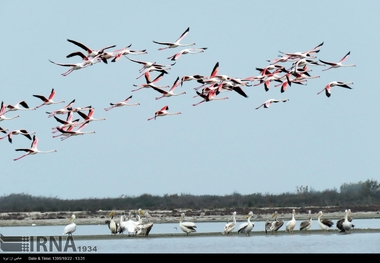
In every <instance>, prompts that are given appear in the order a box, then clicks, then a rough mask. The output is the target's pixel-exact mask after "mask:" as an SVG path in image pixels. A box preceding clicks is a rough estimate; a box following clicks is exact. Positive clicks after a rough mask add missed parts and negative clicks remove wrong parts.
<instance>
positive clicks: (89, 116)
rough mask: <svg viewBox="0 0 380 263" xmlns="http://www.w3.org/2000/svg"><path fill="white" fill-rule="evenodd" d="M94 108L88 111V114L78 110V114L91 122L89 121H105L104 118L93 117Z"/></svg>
mask: <svg viewBox="0 0 380 263" xmlns="http://www.w3.org/2000/svg"><path fill="white" fill-rule="evenodd" d="M94 112H95V109H94V108H92V109H90V110H89V111H88V114H85V113H83V112H80V111H78V114H79V115H80V116H81V117H82V118H83V119H84V121H85V122H91V121H105V120H106V118H94V117H93V115H94Z"/></svg>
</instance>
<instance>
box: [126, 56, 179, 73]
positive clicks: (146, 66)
mask: <svg viewBox="0 0 380 263" xmlns="http://www.w3.org/2000/svg"><path fill="white" fill-rule="evenodd" d="M127 59H129V60H130V61H132V62H135V63H138V64H141V65H142V68H141V69H139V72H140V73H141V72H143V71H144V70H146V69H149V68H151V67H153V66H154V67H155V68H167V67H171V66H174V65H175V63H172V64H170V65H164V64H158V63H156V62H150V61H142V60H136V59H131V58H129V57H127Z"/></svg>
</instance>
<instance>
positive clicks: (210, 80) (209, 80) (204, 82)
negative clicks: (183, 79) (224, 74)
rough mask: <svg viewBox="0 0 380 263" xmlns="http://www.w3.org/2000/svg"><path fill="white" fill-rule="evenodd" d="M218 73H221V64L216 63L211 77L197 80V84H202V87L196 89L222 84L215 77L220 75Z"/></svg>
mask: <svg viewBox="0 0 380 263" xmlns="http://www.w3.org/2000/svg"><path fill="white" fill-rule="evenodd" d="M218 72H219V62H216V63H215V66H214V67H213V69H212V71H211V74H210V76H203V77H202V78H201V79H197V82H199V83H202V85H201V86H199V87H196V88H194V89H195V90H198V89H200V88H203V87H204V86H206V85H209V84H214V83H218V82H220V79H219V78H217V77H215V76H217V75H218Z"/></svg>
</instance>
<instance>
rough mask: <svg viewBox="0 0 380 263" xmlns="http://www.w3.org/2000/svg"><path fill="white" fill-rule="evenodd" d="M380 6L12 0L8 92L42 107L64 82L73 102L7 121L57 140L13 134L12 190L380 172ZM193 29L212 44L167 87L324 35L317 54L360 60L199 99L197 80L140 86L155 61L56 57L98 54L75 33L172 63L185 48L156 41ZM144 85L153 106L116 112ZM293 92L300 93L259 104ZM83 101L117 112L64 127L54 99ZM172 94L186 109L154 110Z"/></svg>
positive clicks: (4, 179) (6, 49) (246, 188)
mask: <svg viewBox="0 0 380 263" xmlns="http://www.w3.org/2000/svg"><path fill="white" fill-rule="evenodd" d="M378 10H380V2H379V1H361V2H356V1H354V2H347V1H324V0H323V1H317V2H312V1H275V2H265V1H264V2H262V1H224V0H223V1H185V2H183V1H178V2H177V1H91V2H87V1H83V2H82V1H2V2H1V4H0V25H1V40H2V41H1V47H2V63H1V64H0V72H1V86H2V88H1V89H2V92H1V94H0V96H1V100H2V101H4V103H6V104H15V103H16V102H19V101H21V100H25V101H26V102H27V103H28V105H29V106H30V107H35V106H37V105H39V104H41V101H40V100H39V99H38V98H35V97H33V96H32V95H33V94H40V95H48V94H49V93H50V91H51V89H52V88H54V89H55V90H56V96H55V100H65V104H57V105H49V106H43V107H41V108H38V109H37V110H35V111H18V112H9V113H7V114H6V116H8V117H11V116H13V115H16V114H18V115H19V116H20V117H19V118H17V119H14V120H10V121H2V122H0V127H2V128H5V129H9V130H14V129H27V130H28V131H34V132H36V134H37V136H38V138H39V144H38V148H39V150H52V149H56V150H57V152H56V153H51V154H44V155H43V154H40V155H34V156H27V157H25V158H23V159H20V160H18V161H13V159H14V158H16V157H19V156H20V155H22V154H23V152H16V151H15V149H16V148H28V147H29V146H30V144H31V141H29V140H28V139H27V138H25V137H24V136H21V135H17V136H14V138H13V143H12V144H11V143H9V142H8V141H7V139H3V140H1V141H0V144H1V146H0V147H1V159H0V166H1V177H0V178H1V183H0V193H1V194H2V195H8V194H12V193H21V192H23V193H28V194H31V195H38V196H51V197H59V198H63V199H77V198H103V197H118V196H121V195H128V196H139V195H141V194H144V193H147V194H152V195H164V194H182V193H183V194H193V195H226V194H232V193H234V192H237V193H240V194H251V193H262V194H280V193H285V192H295V191H296V186H301V185H303V186H309V187H311V188H312V189H314V190H316V191H323V190H326V189H333V188H337V189H338V190H339V187H340V186H341V185H342V184H343V183H356V182H359V181H365V180H367V179H372V178H373V179H378V174H377V173H378V172H379V170H380V162H379V160H378V151H379V148H380V139H379V132H380V125H379V114H380V109H379V106H378V99H379V97H380V88H379V87H378V86H379V84H378V81H377V79H376V77H377V75H376V74H377V73H376V72H377V71H378V67H377V65H378V60H379V55H378V54H379V53H378V48H379V47H380V38H379V37H378V25H379V24H380V21H379V16H378ZM187 27H190V32H189V34H188V35H187V36H186V37H185V38H184V39H183V41H182V43H191V42H195V43H196V45H195V46H194V47H199V48H200V47H207V48H208V49H207V50H206V51H205V52H204V53H200V54H188V55H183V56H181V57H180V58H179V59H178V60H177V63H176V64H175V65H174V66H172V67H171V69H170V70H169V71H168V72H169V74H166V75H164V77H163V78H162V79H161V80H160V82H159V84H160V85H161V84H162V85H172V84H173V82H174V80H175V79H176V78H177V77H178V76H179V77H182V76H184V75H193V74H200V75H209V74H210V73H211V70H212V69H213V67H214V65H215V64H216V63H217V62H219V64H220V68H219V74H224V75H229V76H231V77H236V78H245V77H250V76H257V75H259V71H257V70H256V67H265V66H267V65H269V62H268V61H267V60H270V59H274V58H277V57H278V55H280V53H279V51H283V52H298V51H308V50H310V49H312V48H314V47H315V46H317V45H318V44H320V43H322V42H323V43H324V44H323V46H322V47H321V49H320V52H319V53H318V54H317V59H322V60H327V61H338V60H340V59H341V58H342V57H343V56H344V55H345V54H346V53H347V52H349V51H350V52H351V55H350V56H349V58H348V59H347V60H346V61H344V62H345V64H356V67H345V68H337V69H331V70H328V71H322V69H324V68H326V67H322V66H309V69H312V72H310V74H311V75H313V76H320V78H316V79H310V80H308V81H307V85H306V86H302V85H295V84H293V85H292V86H291V87H289V88H288V89H287V90H286V92H284V93H281V92H280V88H279V87H275V86H274V85H275V82H272V83H271V86H270V89H269V91H267V92H266V91H265V90H264V87H263V85H259V86H252V87H244V91H245V92H246V93H247V94H248V96H249V97H248V98H244V97H242V96H240V95H239V94H237V93H235V92H225V93H222V94H220V95H219V96H220V97H222V96H228V97H229V99H228V100H223V101H211V102H207V103H203V104H200V105H198V106H195V107H194V106H192V104H193V103H196V102H198V101H200V98H199V97H198V98H194V97H193V96H194V95H196V93H195V90H194V88H195V87H198V86H199V83H196V82H185V83H184V84H183V86H182V87H178V88H177V89H176V92H182V91H186V94H185V95H182V96H178V97H170V98H163V99H160V100H155V97H157V96H159V95H160V94H159V93H158V92H156V91H154V90H153V89H142V90H139V91H136V92H132V89H134V88H135V87H134V86H133V84H142V83H144V78H140V79H136V78H137V77H138V76H139V69H140V68H141V66H140V65H139V64H137V63H133V62H131V61H129V60H128V59H127V58H126V57H122V58H121V59H120V60H119V61H117V62H116V63H108V64H104V63H98V64H95V65H93V66H91V67H88V68H85V69H82V70H76V71H73V72H72V73H71V74H69V75H68V76H62V75H61V73H63V72H65V71H67V70H68V68H66V67H61V66H58V65H54V64H52V63H50V62H49V59H50V60H52V61H56V62H60V63H77V62H80V61H81V59H80V58H79V57H73V58H66V55H68V54H69V53H71V52H74V51H82V52H84V50H82V49H81V48H79V47H77V46H76V45H74V44H72V43H70V42H68V41H67V39H73V40H76V41H79V42H82V43H84V44H86V45H87V46H89V47H90V48H93V49H100V48H102V47H105V46H110V45H116V47H115V48H113V49H109V51H112V50H116V49H121V48H124V47H126V46H128V45H130V44H132V46H131V49H134V50H141V49H146V50H147V52H148V53H147V54H143V55H128V57H130V58H132V59H138V60H144V61H156V62H157V63H161V64H169V63H171V62H172V61H170V60H169V59H167V58H168V57H169V56H171V55H173V54H174V53H176V52H178V51H180V50H182V49H183V48H181V47H177V48H175V49H167V50H161V51H159V50H158V48H159V47H161V46H160V45H158V44H155V43H153V40H155V41H174V40H176V39H177V38H178V37H179V36H180V34H182V32H184V30H185V29H186V28H187ZM283 64H284V65H285V66H286V67H290V66H291V63H288V62H286V63H283ZM156 75H157V74H156V73H155V72H153V73H152V76H156ZM334 80H337V81H344V82H351V81H352V82H353V83H354V84H352V85H351V87H352V88H353V89H351V90H349V89H344V88H340V87H333V89H332V95H331V97H330V98H327V97H326V96H325V95H324V93H322V94H319V95H317V92H319V91H320V90H322V89H323V88H324V87H325V86H326V85H327V84H328V83H329V82H331V81H334ZM256 83H258V82H253V84H256ZM130 95H133V97H132V99H131V101H130V102H139V103H140V105H139V106H135V107H122V108H115V109H112V110H110V111H105V110H104V108H106V107H108V106H110V105H109V104H110V103H111V102H118V101H121V100H124V99H126V98H127V97H129V96H130ZM284 98H289V101H288V102H286V103H280V104H272V105H271V106H270V107H269V108H267V109H266V108H260V109H259V110H255V108H256V107H257V106H259V105H260V104H261V103H263V102H264V101H266V100H268V99H284ZM73 99H75V103H74V107H85V106H88V105H91V106H92V107H94V108H95V113H94V117H95V118H106V120H105V121H97V122H91V123H90V124H89V125H87V126H86V127H85V128H84V129H83V130H84V131H85V130H87V131H92V130H93V131H95V133H94V134H87V135H84V136H78V137H72V138H69V139H67V140H64V141H61V140H60V139H59V138H52V136H53V135H54V134H52V127H55V126H57V125H59V123H58V122H57V121H56V120H55V119H54V118H48V117H47V115H48V114H46V111H53V110H56V109H59V108H62V107H63V106H65V105H66V104H67V103H69V102H70V101H72V100H73ZM165 105H168V106H169V111H170V112H176V111H180V112H181V113H182V114H181V115H174V116H165V117H159V118H157V119H156V120H152V121H147V119H148V118H150V117H152V116H154V113H155V112H156V111H157V110H159V109H161V108H162V107H163V106H165ZM85 113H87V112H85ZM74 116H75V118H81V117H80V116H79V115H77V113H75V115H74ZM58 117H59V118H62V119H64V118H65V117H66V115H58Z"/></svg>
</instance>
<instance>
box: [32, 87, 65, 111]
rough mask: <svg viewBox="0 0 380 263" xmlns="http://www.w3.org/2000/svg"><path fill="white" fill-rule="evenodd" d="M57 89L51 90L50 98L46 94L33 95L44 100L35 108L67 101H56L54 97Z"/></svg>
mask: <svg viewBox="0 0 380 263" xmlns="http://www.w3.org/2000/svg"><path fill="white" fill-rule="evenodd" d="M55 93H56V92H55V90H54V89H52V90H51V92H50V95H49V97H48V98H46V97H45V96H43V95H33V97H36V98H39V99H40V100H42V101H43V103H42V104H41V105H38V106H36V107H35V108H36V109H38V108H40V107H42V106H44V105H52V104H59V103H65V101H64V100H61V101H54V100H53V98H54V96H55Z"/></svg>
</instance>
